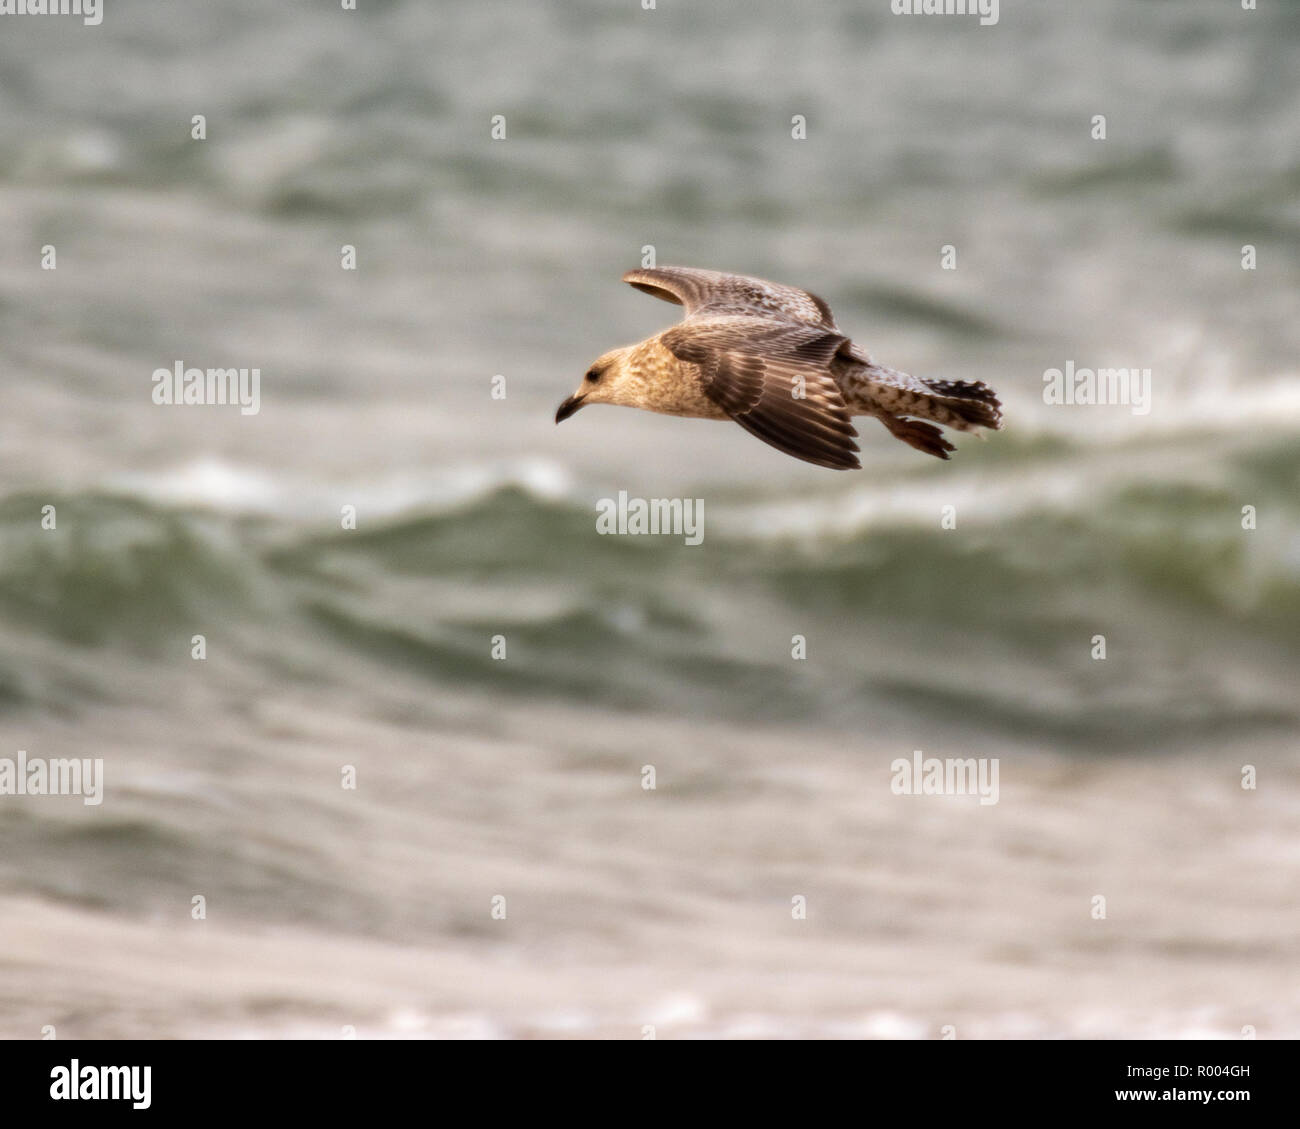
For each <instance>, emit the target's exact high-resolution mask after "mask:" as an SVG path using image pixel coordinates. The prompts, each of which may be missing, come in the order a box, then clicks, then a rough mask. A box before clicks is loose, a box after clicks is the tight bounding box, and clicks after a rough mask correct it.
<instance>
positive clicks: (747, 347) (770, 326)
mask: <svg viewBox="0 0 1300 1129" xmlns="http://www.w3.org/2000/svg"><path fill="white" fill-rule="evenodd" d="M659 339H660V340H661V341H662V342H663V343H664V345H665V346H666V347H667V348H668V349H669V351H670V352H671V353H672V354H673V355H674V356H675V357H677V358H678V359H679V360H683V361H688V362H690V363H691V364H695V365H699V367H700V372H701V375H702V378H703V382H704V391H705V394H706V395H707V396H708V397H709V398H710V399H711V400H712V401H713V402H714V403H716V404H717V405H718V406H719V407H720V408H721V409H722V410H723V411H724V412H726V413H727V415H729V416H730V417H731V418H732V419H734V420H735V421H736V422H737V423H738V424H740V426H741V427H743V428H744V429H745V430H746V431H748V432H750V434H752V435H756V436H758V438H760V439H761V440H763V442H764V443H770V444H771V445H772V446H773V447H775V448H777V450H779V451H784V452H785V453H786V454H787V455H793V456H794V457H795V458H796V459H803V460H804V461H805V462H809V463H815V464H816V465H817V466H824V467H831V468H833V469H835V470H857V469H859V468H860V466H861V464H860V463H859V462H858V455H857V451H858V445H857V443H855V442H854V440H855V439H856V438H857V434H858V433H857V431H855V430H854V428H853V424H852V422H851V421H850V418H849V410H848V408H847V407H846V406H845V404H844V397H843V396H842V395H841V393H840V389H839V385H838V384H836V383H835V380H834V379H833V378H832V377H831V374H830V362H831V358H832V357H833V356H834V355H835V351H836V350H837V349H838V348H839V347H840V346H841V345H842V344H843V343H844V342H845V340H846V338H844V337H843V336H841V335H840V334H838V333H833V332H830V331H828V330H826V329H822V328H819V327H817V326H811V325H807V324H804V323H801V322H791V321H777V320H774V319H773V320H762V319H758V318H753V317H734V316H733V317H720V318H712V319H701V320H690V321H686V322H683V323H682V324H681V325H679V326H676V327H674V328H673V329H670V330H667V331H666V332H664V333H662V334H661V335H660V338H659Z"/></svg>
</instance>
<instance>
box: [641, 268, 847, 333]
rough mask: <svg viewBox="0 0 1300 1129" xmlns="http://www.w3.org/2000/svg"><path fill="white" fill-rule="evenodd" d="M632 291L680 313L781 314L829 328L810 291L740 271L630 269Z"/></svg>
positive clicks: (824, 308) (830, 319)
mask: <svg viewBox="0 0 1300 1129" xmlns="http://www.w3.org/2000/svg"><path fill="white" fill-rule="evenodd" d="M623 281H624V282H630V283H631V284H632V285H633V286H635V287H636V288H637V289H638V290H644V291H645V292H646V293H647V294H653V295H654V296H655V297H656V298H662V299H663V300H664V301H665V302H672V303H674V304H675V305H678V306H685V307H686V317H687V318H693V317H696V316H697V315H700V314H704V315H707V316H709V317H714V316H718V315H722V314H745V315H748V316H750V317H758V318H770V317H778V318H787V319H789V320H792V321H799V322H804V323H805V324H807V325H816V326H820V327H821V328H822V329H830V330H834V329H835V328H836V327H835V318H834V316H833V315H832V314H831V308H830V306H828V305H827V304H826V303H825V302H824V301H823V300H822V299H821V298H818V297H817V295H816V294H809V293H808V291H806V290H799V289H798V288H797V287H794V286H782V285H780V284H779V283H776V282H767V281H765V280H764V279H761V278H751V277H749V275H745V274H724V273H723V272H722V271H716V270H697V269H696V268H695V267H654V268H652V269H650V270H630V271H628V272H627V274H625V275H624V276H623Z"/></svg>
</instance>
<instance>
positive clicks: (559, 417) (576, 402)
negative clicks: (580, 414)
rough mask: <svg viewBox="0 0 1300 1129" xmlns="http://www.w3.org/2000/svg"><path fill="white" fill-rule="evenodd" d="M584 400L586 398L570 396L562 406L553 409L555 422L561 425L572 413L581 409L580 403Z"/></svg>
mask: <svg viewBox="0 0 1300 1129" xmlns="http://www.w3.org/2000/svg"><path fill="white" fill-rule="evenodd" d="M586 398H587V397H586V396H577V395H574V396H570V397H569V398H568V399H567V400H565V401H564V403H563V404H561V405H560V406H559V407H558V408H556V409H555V422H556V423H562V422H563V421H564V420H566V419H568V418H569V417H570V416H571V415H573V413H574V412H576V411H577V410H578V409H579V408H580V407H582V401H583V400H585V399H586Z"/></svg>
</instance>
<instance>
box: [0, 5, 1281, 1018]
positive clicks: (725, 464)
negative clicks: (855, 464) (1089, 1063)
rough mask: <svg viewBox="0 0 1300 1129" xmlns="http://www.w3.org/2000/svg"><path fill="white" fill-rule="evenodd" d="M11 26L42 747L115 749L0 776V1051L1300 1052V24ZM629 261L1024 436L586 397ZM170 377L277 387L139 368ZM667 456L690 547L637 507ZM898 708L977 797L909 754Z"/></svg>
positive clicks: (2, 310) (854, 8) (128, 18)
mask: <svg viewBox="0 0 1300 1129" xmlns="http://www.w3.org/2000/svg"><path fill="white" fill-rule="evenodd" d="M336 8H337V9H338V10H336ZM0 32H3V34H0V208H2V209H3V214H4V215H5V217H6V221H7V222H6V223H5V224H3V225H0V374H2V376H0V379H2V380H3V389H4V397H3V406H4V411H3V412H2V413H0V531H2V532H3V536H0V617H2V624H3V630H2V631H0V734H2V735H3V739H2V741H0V746H2V747H0V758H14V757H16V756H17V754H18V751H19V750H22V751H24V752H25V753H26V754H27V755H28V756H29V757H44V758H50V759H54V758H61V757H87V758H102V760H103V763H104V797H103V803H102V804H98V805H87V804H84V803H83V802H82V798H80V797H36V796H8V795H4V796H0V1034H3V1035H4V1036H7V1037H17V1038H36V1037H40V1034H41V1031H42V1029H43V1028H44V1027H46V1026H53V1027H55V1028H56V1029H57V1032H58V1034H59V1035H60V1036H61V1037H72V1036H90V1037H95V1036H104V1037H111V1036H126V1037H134V1036H157V1035H164V1036H181V1037H184V1036H196V1035H219V1036H227V1035H228V1036H233V1037H276V1036H283V1035H308V1036H317V1037H321V1038H331V1037H340V1036H341V1035H342V1034H343V1033H344V1031H345V1029H347V1030H349V1031H351V1030H355V1032H356V1033H357V1034H358V1035H359V1036H361V1037H406V1036H425V1035H440V1036H449V1037H511V1036H537V1037H574V1036H584V1035H597V1036H608V1037H622V1038H642V1037H643V1036H644V1034H645V1029H646V1028H647V1027H653V1028H654V1030H655V1033H656V1034H657V1036H658V1037H691V1036H726V1037H746V1038H750V1037H752V1038H769V1037H797V1036H813V1037H881V1038H937V1037H940V1035H941V1033H942V1031H943V1029H944V1028H945V1027H947V1026H952V1027H954V1028H955V1030H956V1033H957V1036H958V1037H1014V1036H1031V1037H1058V1036H1087V1037H1102V1038H1110V1037H1147V1036H1169V1035H1175V1036H1184V1037H1240V1036H1241V1034H1242V1032H1243V1031H1244V1030H1251V1031H1254V1032H1256V1033H1257V1034H1258V1035H1259V1036H1260V1037H1278V1036H1288V1035H1289V1036H1292V1037H1294V1036H1295V1035H1297V1034H1300V1020H1298V1019H1297V1015H1298V1012H1297V1007H1298V1005H1300V981H1298V980H1297V975H1296V968H1297V967H1298V965H1297V957H1298V956H1300V953H1298V952H1297V941H1296V938H1297V936H1298V935H1300V906H1298V905H1297V902H1296V899H1295V896H1294V893H1295V890H1296V889H1297V883H1298V882H1300V851H1298V850H1297V846H1296V843H1297V840H1296V827H1297V826H1298V821H1300V795H1298V794H1297V785H1300V763H1298V761H1297V748H1298V746H1297V741H1298V739H1300V738H1298V737H1297V733H1298V732H1300V695H1298V694H1297V687H1298V686H1300V380H1298V379H1297V377H1298V373H1297V358H1298V357H1300V322H1298V321H1297V317H1296V312H1297V293H1298V290H1300V287H1298V285H1297V284H1298V283H1300V256H1298V255H1297V251H1298V250H1300V202H1298V201H1300V113H1297V104H1296V97H1295V88H1294V83H1293V82H1289V81H1288V80H1289V79H1290V77H1291V76H1292V75H1294V74H1295V73H1297V65H1298V64H1300V9H1297V8H1295V7H1294V6H1286V5H1269V4H1261V7H1260V10H1259V11H1256V12H1243V11H1240V10H1238V6H1235V5H1233V4H1230V3H1228V4H1224V3H1214V2H1211V0H1195V2H1186V3H1179V4H1161V3H1136V2H1121V0H1114V2H1109V0H1108V2H1102V3H1095V4H1088V5H1078V4H1070V3H1066V2H1064V0H1062V2H1057V0H1045V2H1036V3H1032V4H1031V3H1028V2H1023V3H1017V2H1015V0H1003V2H1002V4H1001V5H1000V18H999V22H998V24H997V25H996V26H993V27H987V28H981V27H980V26H979V25H978V21H977V20H974V19H968V18H964V17H900V16H894V15H892V14H891V13H890V11H889V4H888V3H887V2H885V0H879V2H872V3H861V2H848V0H843V2H840V0H826V2H824V3H819V4H815V5H811V4H798V5H795V4H785V3H776V2H775V0H761V2H749V3H745V4H743V5H742V4H739V3H726V2H693V3H691V4H689V5H687V4H684V3H677V2H671V0H660V3H659V4H658V5H657V7H656V8H655V9H654V10H652V11H645V10H643V9H642V8H641V6H640V4H639V3H635V2H632V0H626V2H619V3H596V2H594V0H593V2H584V0H574V2H568V3H560V2H558V0H556V2H543V0H538V2H531V0H530V2H524V0H481V2H479V3H476V4H474V5H454V6H453V5H443V4H439V5H426V4H420V3H416V2H415V0H389V2H380V0H360V10H359V11H357V12H346V11H343V10H342V9H341V7H338V6H337V5H331V4H328V3H326V4H321V3H316V4H307V3H283V4H278V5H275V6H274V7H267V6H266V5H261V4H255V3H252V2H251V0H232V2H230V3H226V4H222V5H199V4H197V3H194V4H184V5H169V6H166V7H165V8H158V7H157V6H154V5H149V4H145V3H138V2H133V0H117V2H113V0H109V3H108V4H107V5H106V12H105V18H104V22H103V24H102V25H101V26H99V27H90V28H87V27H83V26H82V25H81V23H80V21H78V20H76V19H74V18H64V17H0ZM196 114H202V115H204V116H205V118H206V124H207V138H206V140H203V141H197V140H193V139H192V138H191V119H192V118H193V116H194V115H196ZM1098 114H1101V115H1104V116H1105V118H1106V138H1105V140H1096V139H1094V138H1093V136H1092V132H1093V124H1092V122H1093V116H1094V115H1098ZM494 115H504V119H505V128H506V137H505V139H504V140H493V139H492V137H491V128H492V120H493V117H494ZM795 115H802V116H803V118H804V120H805V122H806V129H807V137H806V139H804V140H795V139H794V138H793V137H792V136H791V129H792V118H793V117H794V116H795ZM1247 244H1249V245H1252V246H1254V247H1255V248H1256V253H1257V266H1256V269H1254V270H1243V269H1242V255H1243V250H1242V248H1243V246H1244V245H1247ZM47 245H49V246H53V247H54V248H55V250H56V254H57V269H55V270H42V269H41V257H42V254H43V251H42V248H43V247H45V246H47ZM344 245H350V246H352V247H355V248H356V255H357V265H358V269H357V270H356V271H344V270H342V269H341V267H340V256H341V248H342V247H343V246H344ZM945 246H951V247H953V248H955V250H956V269H955V270H945V269H943V268H942V266H941V253H942V249H943V248H944V247H945ZM647 248H653V251H654V254H655V255H656V257H657V260H658V261H659V262H661V263H680V264H689V265H699V266H708V267H714V268H719V269H730V270H736V271H743V272H745V273H752V274H757V275H761V276H765V277H771V278H774V279H778V280H780V281H784V282H790V283H794V284H796V285H803V286H806V287H808V288H809V289H811V290H813V291H815V292H817V293H819V294H821V295H822V296H824V297H825V298H826V299H828V300H829V301H830V302H831V304H832V305H833V307H834V309H835V312H836V316H837V320H838V322H839V324H840V326H841V327H842V328H843V329H844V330H845V332H847V333H849V334H850V335H852V336H853V338H854V339H855V340H856V341H859V342H861V343H862V344H864V345H865V346H866V347H867V348H868V349H870V350H871V352H872V353H873V355H875V356H876V358H877V359H879V360H881V361H883V362H884V363H886V364H889V365H892V366H895V367H898V368H902V369H905V370H907V371H910V372H914V373H916V374H918V375H921V376H931V377H939V376H942V377H944V378H947V379H960V380H985V381H987V382H988V383H990V384H991V385H993V386H994V387H996V388H997V389H998V391H999V393H1000V394H1001V395H1002V399H1003V403H1004V405H1005V416H1006V420H1007V424H1006V429H1005V430H1004V431H1002V432H999V433H997V434H995V435H992V436H990V437H989V438H988V439H987V441H983V442H981V441H979V440H978V439H977V438H974V437H969V436H963V437H959V438H958V445H959V450H958V452H957V453H956V455H955V457H954V458H953V460H952V461H951V462H948V463H940V462H937V461H935V460H932V459H927V458H926V457H925V456H923V455H921V454H919V453H917V452H915V451H913V450H911V449H909V448H905V447H903V446H901V445H900V444H897V443H895V442H894V441H893V440H891V439H890V438H889V437H888V436H887V434H886V433H885V432H884V430H883V429H881V428H879V427H878V426H877V425H875V424H874V423H873V422H872V421H870V420H861V421H859V423H860V427H859V430H860V431H861V433H862V439H861V445H862V448H863V451H862V459H863V466H864V470H863V471H862V472H860V473H848V474H835V473H833V472H829V471H825V470H821V469H819V468H815V467H811V466H807V465H804V464H800V463H797V462H795V461H793V460H791V459H788V458H786V457H784V456H782V455H780V454H779V453H777V452H775V451H773V450H771V449H770V448H767V447H765V446H763V445H762V444H760V443H759V442H757V441H756V440H755V439H753V438H752V437H751V436H748V435H746V434H745V433H744V432H742V431H741V429H739V428H733V427H730V426H723V425H720V424H715V423H710V422H704V421H685V420H676V419H670V418H667V417H660V416H652V415H645V414H641V413H636V412H632V411H628V410H626V409H615V408H610V407H595V408H592V409H590V410H587V411H583V412H581V413H579V414H578V415H576V416H575V417H574V418H573V419H571V420H569V421H568V422H566V423H565V424H564V425H563V426H562V427H559V428H557V427H556V426H555V425H554V423H553V414H554V409H555V406H556V404H557V403H558V402H559V401H560V400H561V399H563V398H564V397H565V396H567V395H568V394H569V392H571V391H572V390H573V389H574V388H575V387H576V386H577V384H578V382H579V380H580V379H581V376H582V373H583V372H584V371H585V369H586V367H587V365H588V363H589V362H590V361H591V360H592V359H593V358H594V357H596V356H597V355H599V354H600V353H602V352H604V351H606V350H607V349H609V348H611V347H613V346H615V345H619V344H625V343H629V342H631V341H634V340H637V339H639V338H640V337H642V336H645V335H648V334H649V333H652V332H655V331H656V330H658V329H660V328H663V327H664V326H666V325H668V324H670V323H671V322H672V321H673V320H675V318H676V316H677V314H678V312H679V311H678V310H677V309H676V308H675V307H671V306H667V305H663V304H661V303H657V302H655V301H653V300H652V299H650V298H648V297H646V296H645V295H642V294H638V293H637V292H635V291H633V290H631V289H630V288H628V287H626V286H623V285H622V284H621V283H620V282H619V276H620V275H621V273H622V272H623V271H624V270H627V269H630V268H632V267H635V266H638V265H639V264H640V263H641V261H642V258H643V256H644V255H645V254H646V253H647V251H646V249H647ZM178 361H180V362H183V364H185V365H192V366H197V367H249V368H251V367H257V368H259V369H260V372H261V386H260V390H261V400H260V410H259V411H258V412H257V413H256V414H241V413H240V411H239V410H238V408H236V407H233V406H162V405H157V404H155V403H153V402H152V400H151V392H152V389H153V382H152V373H153V372H154V370H155V369H158V368H160V367H161V368H168V369H170V368H172V367H173V366H174V365H175V364H176V363H177V362H178ZM1067 364H1072V365H1074V366H1077V367H1080V368H1082V367H1090V368H1097V367H1111V366H1124V367H1133V368H1137V369H1150V370H1151V399H1150V403H1149V410H1144V408H1145V407H1147V406H1145V405H1105V406H1103V405H1091V406H1085V405H1072V406H1071V405H1060V404H1049V403H1046V402H1045V400H1044V394H1043V389H1044V380H1043V376H1044V373H1045V372H1046V371H1047V370H1050V369H1053V368H1060V369H1064V368H1065V367H1066V366H1067ZM496 378H504V387H505V389H506V395H505V397H504V398H503V399H501V398H494V397H493V395H492V390H493V387H494V380H495V379H496ZM1135 407H1137V409H1138V410H1134V408H1135ZM620 491H626V492H627V493H628V494H629V495H630V496H633V497H644V498H673V497H676V498H689V499H700V500H701V501H702V503H703V513H704V537H703V541H702V543H701V544H699V545H697V546H691V545H687V544H685V543H684V538H682V537H680V536H658V537H655V536H645V537H632V536H626V537H620V536H602V535H601V534H600V533H599V532H598V530H597V525H596V512H597V505H598V503H599V502H600V500H601V499H604V498H612V497H616V496H617V495H618V493H619V492H620ZM47 506H53V507H54V512H55V514H56V527H55V528H54V529H47V528H44V527H43V526H42V513H43V509H44V507H47ZM345 507H353V508H354V509H355V514H356V523H355V524H356V527H355V528H344V524H343V521H342V518H341V515H342V513H343V511H344V508H345ZM945 507H951V508H952V509H951V510H949V511H947V512H949V513H950V514H955V527H952V528H947V527H945V525H944V523H943V521H942V517H943V514H944V513H945ZM1243 507H1253V513H1254V518H1255V520H1254V528H1244V527H1243ZM948 525H952V522H951V521H949V522H948ZM195 635H203V636H204V638H205V641H206V658H204V659H202V660H201V661H200V660H196V659H194V658H193V657H192V647H193V642H192V640H193V637H194V636H195ZM796 636H799V637H802V638H803V640H804V642H805V645H806V658H803V659H799V660H796V659H794V658H793V657H792V648H793V646H794V643H793V640H794V638H795V637H796ZM1097 636H1104V637H1105V645H1106V656H1105V658H1104V660H1099V659H1097V658H1095V657H1094V653H1095V649H1096V641H1095V637H1097ZM495 637H502V638H503V639H504V641H505V647H506V652H505V657H504V659H501V658H496V657H494V654H493V648H494V644H493V640H494V638H495ZM917 749H920V750H923V751H924V753H925V754H926V755H927V756H937V757H961V758H966V757H975V758H986V759H993V758H996V759H997V760H998V763H999V765H1000V782H1001V793H1000V796H999V799H998V802H997V803H996V804H992V805H981V804H979V803H978V801H977V800H976V799H975V798H974V797H961V796H899V795H895V794H894V793H893V792H892V791H891V788H890V781H891V774H892V770H891V767H890V766H891V764H892V762H893V761H894V760H895V759H896V758H900V757H902V758H910V757H911V756H912V753H913V750H917ZM647 766H651V767H653V770H654V774H655V781H656V787H655V788H654V789H653V790H647V789H645V788H644V787H643V786H642V785H643V779H644V777H645V770H646V767H647ZM1246 766H1250V769H1251V770H1253V773H1254V775H1255V777H1256V787H1255V788H1253V789H1244V788H1243V787H1242V777H1243V772H1244V771H1249V770H1248V769H1247V768H1246ZM349 769H351V770H354V771H355V776H356V783H357V786H356V788H355V789H351V788H348V789H345V788H344V787H342V779H343V774H344V773H345V771H347V770H349ZM1098 896H1102V897H1104V898H1105V900H1106V916H1105V917H1104V918H1099V917H1098V916H1096V909H1095V906H1096V902H1095V899H1096V898H1097V897H1098ZM195 897H202V898H203V899H204V905H205V908H206V916H205V917H203V918H201V919H195V917H194V916H193V912H192V910H193V905H194V902H193V899H194V898H195ZM496 898H504V899H505V902H504V904H505V906H506V907H507V909H506V913H505V917H504V918H501V917H500V916H499V915H498V916H494V914H493V909H494V905H499V904H500V903H495V902H494V899H496ZM797 898H802V899H804V900H805V902H804V904H805V905H806V917H804V918H796V917H793V916H792V904H793V901H792V899H797Z"/></svg>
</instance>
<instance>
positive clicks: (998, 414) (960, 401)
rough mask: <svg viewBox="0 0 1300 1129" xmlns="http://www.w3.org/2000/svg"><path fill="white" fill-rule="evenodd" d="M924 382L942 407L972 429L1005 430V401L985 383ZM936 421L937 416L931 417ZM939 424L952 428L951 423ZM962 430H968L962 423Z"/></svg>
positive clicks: (955, 381) (958, 425)
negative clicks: (1003, 420) (1003, 428)
mask: <svg viewBox="0 0 1300 1129" xmlns="http://www.w3.org/2000/svg"><path fill="white" fill-rule="evenodd" d="M922 383H923V384H924V385H925V386H926V387H927V388H928V389H930V391H931V392H932V393H934V397H935V399H936V400H937V401H938V403H939V404H940V405H942V406H943V407H944V408H946V409H947V410H948V411H949V412H951V413H952V414H953V415H955V416H956V417H957V418H958V419H959V420H961V421H962V423H965V424H967V425H968V426H971V427H987V428H990V429H992V430H993V431H997V430H998V429H999V428H1001V427H1002V402H1001V401H1000V400H999V399H998V394H997V393H996V392H994V391H993V389H992V388H990V387H989V386H988V385H987V384H985V383H984V382H983V381H982V380H977V381H974V382H971V381H966V380H926V381H922ZM932 418H934V417H932ZM939 422H941V423H947V424H948V426H950V427H951V426H953V424H952V423H950V422H949V421H948V420H945V419H940V420H939ZM956 426H957V427H958V428H959V429H960V430H963V431H964V430H966V428H963V427H961V424H957V425H956Z"/></svg>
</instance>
